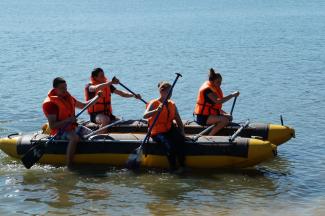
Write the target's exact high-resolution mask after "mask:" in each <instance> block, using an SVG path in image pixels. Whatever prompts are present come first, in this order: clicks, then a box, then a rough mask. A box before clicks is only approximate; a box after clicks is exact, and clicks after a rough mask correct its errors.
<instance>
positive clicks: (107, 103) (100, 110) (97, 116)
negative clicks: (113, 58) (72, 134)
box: [85, 68, 141, 127]
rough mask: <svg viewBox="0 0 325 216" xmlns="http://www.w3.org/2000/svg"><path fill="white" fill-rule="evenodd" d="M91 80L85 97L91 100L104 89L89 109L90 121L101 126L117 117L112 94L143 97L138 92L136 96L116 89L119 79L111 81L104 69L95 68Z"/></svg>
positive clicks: (86, 88)
mask: <svg viewBox="0 0 325 216" xmlns="http://www.w3.org/2000/svg"><path fill="white" fill-rule="evenodd" d="M90 79H91V81H90V83H89V84H87V85H86V87H85V98H86V100H90V99H91V98H93V97H94V96H95V94H96V92H98V91H103V96H102V97H101V98H100V99H99V100H98V101H97V103H95V105H94V106H92V107H90V108H89V109H88V113H89V115H90V121H91V122H94V123H96V124H99V125H100V127H104V126H105V125H108V124H109V123H111V122H112V121H114V120H115V119H116V117H115V116H114V115H113V111H112V105H111V94H112V93H114V94H117V95H119V96H121V97H126V98H130V97H135V98H136V99H141V95H140V94H137V95H136V96H134V95H133V94H130V93H128V92H125V91H121V90H118V89H116V88H115V87H114V86H113V84H118V83H119V80H118V79H116V78H115V79H113V80H112V81H109V80H108V79H107V78H106V77H105V74H104V71H103V69H101V68H95V69H94V70H93V71H92V72H91V78H90Z"/></svg>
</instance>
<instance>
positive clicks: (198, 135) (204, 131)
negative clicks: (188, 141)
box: [192, 124, 215, 142]
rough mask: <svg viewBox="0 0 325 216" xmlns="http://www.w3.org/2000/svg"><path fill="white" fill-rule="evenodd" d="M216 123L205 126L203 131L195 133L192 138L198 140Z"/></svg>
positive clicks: (194, 140)
mask: <svg viewBox="0 0 325 216" xmlns="http://www.w3.org/2000/svg"><path fill="white" fill-rule="evenodd" d="M214 126H215V125H214V124H213V125H210V126H209V127H207V128H205V129H204V130H203V131H201V132H200V133H199V134H197V135H195V136H194V137H193V138H192V141H193V142H196V141H197V140H198V139H199V138H200V137H201V136H202V135H203V134H205V133H206V132H208V131H209V130H211V129H212V128H213V127H214Z"/></svg>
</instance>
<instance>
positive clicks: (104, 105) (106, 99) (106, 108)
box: [85, 77, 112, 115]
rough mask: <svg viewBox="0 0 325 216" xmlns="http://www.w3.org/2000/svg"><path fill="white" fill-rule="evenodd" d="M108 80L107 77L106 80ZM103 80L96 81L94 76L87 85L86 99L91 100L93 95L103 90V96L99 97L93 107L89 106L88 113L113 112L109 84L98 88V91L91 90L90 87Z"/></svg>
mask: <svg viewBox="0 0 325 216" xmlns="http://www.w3.org/2000/svg"><path fill="white" fill-rule="evenodd" d="M104 82H107V78H105V81H104ZM102 83H103V82H101V83H100V82H96V81H95V80H94V79H93V78H92V77H91V78H90V83H88V84H87V85H86V88H85V99H86V101H89V100H90V99H92V98H93V97H95V96H96V94H97V92H98V91H103V96H102V97H100V98H99V99H98V101H97V102H96V103H95V104H94V105H93V106H91V107H89V108H88V113H89V114H92V113H105V114H107V115H109V114H112V105H111V100H112V99H111V89H110V87H109V86H108V85H106V86H105V87H103V88H102V89H101V90H97V91H96V92H90V91H89V87H90V86H91V85H99V84H102Z"/></svg>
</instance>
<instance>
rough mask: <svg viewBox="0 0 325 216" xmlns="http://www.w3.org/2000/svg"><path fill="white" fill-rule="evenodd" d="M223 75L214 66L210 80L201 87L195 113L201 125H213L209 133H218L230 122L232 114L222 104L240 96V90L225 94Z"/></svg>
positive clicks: (210, 73)
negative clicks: (222, 84) (222, 86)
mask: <svg viewBox="0 0 325 216" xmlns="http://www.w3.org/2000/svg"><path fill="white" fill-rule="evenodd" d="M221 82H222V77H221V75H220V73H216V72H215V71H214V69H213V68H211V69H210V70H209V80H208V81H205V82H204V83H203V85H202V86H201V87H200V89H199V93H198V96H197V100H196V105H195V110H194V114H195V115H196V121H197V122H198V124H200V125H213V124H215V127H213V128H212V130H211V131H210V133H209V135H210V136H213V135H215V134H217V133H218V132H219V131H220V130H221V129H222V128H224V127H225V126H226V125H228V124H229V122H230V121H231V120H232V116H230V115H229V114H228V113H226V112H225V111H223V110H222V104H223V103H225V102H227V101H228V100H230V99H231V98H233V97H238V96H239V91H236V92H233V93H232V94H229V95H227V96H225V97H224V96H223V92H222V90H221V88H220V86H221Z"/></svg>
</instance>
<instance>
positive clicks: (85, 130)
mask: <svg viewBox="0 0 325 216" xmlns="http://www.w3.org/2000/svg"><path fill="white" fill-rule="evenodd" d="M72 132H75V133H76V134H77V135H78V136H79V137H80V138H82V137H83V136H85V135H87V134H89V133H91V132H92V130H90V129H89V128H87V127H85V126H82V125H78V127H77V128H76V129H75V130H74V131H65V132H64V133H63V134H62V135H60V136H58V137H57V138H56V139H58V140H68V139H69V134H70V133H72Z"/></svg>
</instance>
